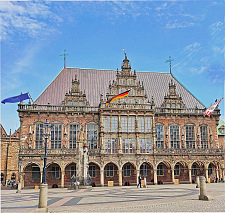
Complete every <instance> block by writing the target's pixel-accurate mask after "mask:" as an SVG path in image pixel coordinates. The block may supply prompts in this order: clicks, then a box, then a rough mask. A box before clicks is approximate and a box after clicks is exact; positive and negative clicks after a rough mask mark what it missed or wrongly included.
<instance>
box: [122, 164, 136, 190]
mask: <svg viewBox="0 0 225 213" xmlns="http://www.w3.org/2000/svg"><path fill="white" fill-rule="evenodd" d="M136 174H137V172H136V167H135V165H134V164H133V163H132V162H129V161H126V163H124V164H123V166H122V184H123V185H126V186H129V185H130V184H135V185H136V181H137V180H136V179H137V178H136Z"/></svg>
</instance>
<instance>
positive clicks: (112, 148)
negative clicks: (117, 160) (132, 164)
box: [105, 138, 118, 154]
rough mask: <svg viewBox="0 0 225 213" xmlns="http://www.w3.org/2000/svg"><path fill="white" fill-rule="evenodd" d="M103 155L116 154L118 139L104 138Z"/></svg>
mask: <svg viewBox="0 0 225 213" xmlns="http://www.w3.org/2000/svg"><path fill="white" fill-rule="evenodd" d="M105 153H106V154H111V153H118V138H105Z"/></svg>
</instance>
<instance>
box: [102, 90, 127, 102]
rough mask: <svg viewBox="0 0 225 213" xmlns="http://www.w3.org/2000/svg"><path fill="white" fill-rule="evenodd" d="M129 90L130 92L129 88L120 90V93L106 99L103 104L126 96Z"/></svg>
mask: <svg viewBox="0 0 225 213" xmlns="http://www.w3.org/2000/svg"><path fill="white" fill-rule="evenodd" d="M129 92H130V89H129V90H127V91H126V92H122V93H120V94H119V95H116V96H114V97H112V98H110V99H109V100H108V101H106V103H105V105H106V106H108V105H109V104H110V103H112V102H113V101H115V100H116V99H119V98H123V97H126V96H128V94H129Z"/></svg>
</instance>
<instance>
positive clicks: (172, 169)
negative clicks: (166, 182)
mask: <svg viewBox="0 0 225 213" xmlns="http://www.w3.org/2000/svg"><path fill="white" fill-rule="evenodd" d="M171 171H172V182H173V183H175V179H174V166H172V168H171Z"/></svg>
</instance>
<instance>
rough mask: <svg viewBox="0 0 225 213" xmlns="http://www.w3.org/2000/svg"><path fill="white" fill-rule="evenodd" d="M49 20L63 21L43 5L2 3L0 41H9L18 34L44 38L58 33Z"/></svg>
mask: <svg viewBox="0 0 225 213" xmlns="http://www.w3.org/2000/svg"><path fill="white" fill-rule="evenodd" d="M40 20H41V21H40ZM49 20H50V21H54V20H57V22H62V19H61V18H60V17H58V16H57V15H55V14H54V13H52V12H51V11H50V8H49V7H48V6H47V5H45V4H43V3H38V2H6V1H5V2H0V29H1V38H0V40H8V39H9V38H10V36H13V35H14V34H16V35H17V33H18V35H28V36H29V37H32V38H43V37H44V36H46V35H49V34H51V33H52V32H53V31H56V30H55V29H54V28H53V27H52V26H51V24H49V23H48V22H49Z"/></svg>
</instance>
